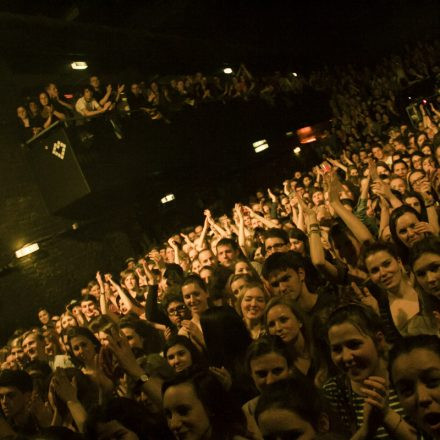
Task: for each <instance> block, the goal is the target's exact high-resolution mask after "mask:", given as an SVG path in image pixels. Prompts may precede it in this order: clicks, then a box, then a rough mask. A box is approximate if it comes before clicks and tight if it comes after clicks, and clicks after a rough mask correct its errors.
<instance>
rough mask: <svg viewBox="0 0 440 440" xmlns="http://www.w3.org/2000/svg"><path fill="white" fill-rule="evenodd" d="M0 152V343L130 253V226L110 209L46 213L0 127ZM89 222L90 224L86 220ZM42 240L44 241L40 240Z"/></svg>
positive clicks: (9, 135) (14, 143)
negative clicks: (27, 247)
mask: <svg viewBox="0 0 440 440" xmlns="http://www.w3.org/2000/svg"><path fill="white" fill-rule="evenodd" d="M1 138H2V145H1V148H0V267H3V266H4V265H6V264H7V263H8V262H10V261H12V262H13V263H14V268H13V269H12V270H8V271H3V272H2V273H0V318H1V319H0V342H4V341H5V340H6V339H7V338H8V337H9V335H10V334H11V333H12V332H13V331H14V330H15V329H16V328H18V327H29V326H31V325H33V324H35V323H37V317H36V315H37V309H38V308H39V307H41V306H45V307H47V308H48V310H49V311H51V312H53V313H59V312H61V310H62V309H63V307H64V305H65V304H66V302H67V301H68V300H70V299H71V298H72V297H74V296H78V295H79V292H80V289H81V287H83V286H84V285H85V284H86V283H87V282H88V281H89V280H91V279H93V278H94V273H95V271H96V270H97V269H98V268H100V269H102V270H112V271H114V272H117V271H118V270H119V269H120V268H121V266H122V264H123V261H124V259H125V258H127V257H128V256H130V255H132V254H133V252H134V251H133V245H132V241H135V240H136V234H134V235H133V233H132V231H131V230H130V228H131V225H130V222H128V221H127V220H126V213H124V216H122V215H121V213H120V212H119V211H118V209H117V207H114V208H111V207H109V208H108V210H107V212H106V213H105V214H106V215H105V216H103V217H101V218H100V219H99V220H96V219H95V221H93V219H89V221H88V222H85V223H83V226H82V227H81V224H82V221H80V222H79V224H80V228H79V229H78V230H76V231H73V230H72V228H71V225H72V223H74V222H75V221H76V220H75V218H69V219H66V218H61V217H57V216H54V215H50V214H49V213H48V212H47V209H46V207H45V205H44V202H43V199H42V196H41V194H40V191H39V188H38V187H37V186H36V184H35V182H34V180H33V177H32V173H31V171H30V169H29V167H28V164H27V162H26V158H25V156H24V154H23V152H22V151H21V148H20V147H19V146H18V144H17V140H16V138H15V136H14V132H13V130H11V129H9V128H6V127H3V130H2V136H1ZM90 220H92V221H90ZM43 238H44V240H43V241H41V240H42V239H43ZM34 241H38V242H40V243H41V245H40V250H39V251H38V252H36V253H35V254H32V255H30V256H27V257H24V258H22V259H20V260H17V259H15V257H14V251H15V250H17V249H19V248H20V247H21V246H23V245H24V244H26V243H28V242H34Z"/></svg>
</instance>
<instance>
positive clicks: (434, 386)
mask: <svg viewBox="0 0 440 440" xmlns="http://www.w3.org/2000/svg"><path fill="white" fill-rule="evenodd" d="M389 362H390V365H389V368H390V374H391V378H392V381H393V383H394V386H395V388H396V391H397V395H398V396H399V400H400V403H401V404H402V406H403V408H404V409H405V411H406V413H407V414H408V415H409V416H410V417H411V419H412V420H413V421H414V422H415V423H417V425H418V426H419V427H420V428H421V429H422V430H423V431H424V432H425V433H427V434H428V435H430V436H431V437H432V438H433V439H440V339H439V338H438V337H437V336H427V335H420V336H413V337H408V338H405V339H402V340H401V341H400V342H399V343H398V344H396V345H395V346H394V347H393V349H392V350H391V352H390V361H389Z"/></svg>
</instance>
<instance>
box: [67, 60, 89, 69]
mask: <svg viewBox="0 0 440 440" xmlns="http://www.w3.org/2000/svg"><path fill="white" fill-rule="evenodd" d="M70 67H72V69H73V70H85V69H87V67H89V66H87V63H86V62H85V61H74V62H73V63H72V64H71V65H70Z"/></svg>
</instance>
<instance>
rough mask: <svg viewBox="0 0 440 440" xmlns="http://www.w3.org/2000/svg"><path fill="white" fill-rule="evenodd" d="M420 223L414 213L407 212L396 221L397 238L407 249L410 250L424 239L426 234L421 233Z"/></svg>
mask: <svg viewBox="0 0 440 440" xmlns="http://www.w3.org/2000/svg"><path fill="white" fill-rule="evenodd" d="M418 223H419V220H418V218H417V217H416V216H415V215H414V214H413V213H412V212H406V213H405V214H403V215H402V216H400V217H399V218H398V220H397V221H396V233H397V236H398V237H399V239H400V240H401V241H402V243H403V244H404V245H405V246H406V247H409V248H410V247H412V246H414V244H415V243H417V242H418V241H420V240H422V239H423V237H424V234H423V233H421V232H419V230H418V228H417V224H418Z"/></svg>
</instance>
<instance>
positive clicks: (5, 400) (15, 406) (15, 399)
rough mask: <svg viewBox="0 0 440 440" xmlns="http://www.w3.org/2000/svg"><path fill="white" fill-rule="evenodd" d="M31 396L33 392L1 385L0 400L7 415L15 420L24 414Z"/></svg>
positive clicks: (9, 418)
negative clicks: (24, 391)
mask: <svg viewBox="0 0 440 440" xmlns="http://www.w3.org/2000/svg"><path fill="white" fill-rule="evenodd" d="M30 397H31V393H23V392H22V391H20V390H19V389H18V388H17V387H14V386H8V387H3V386H0V402H1V407H2V410H3V414H4V415H5V417H6V418H7V419H8V420H14V419H16V418H17V417H20V416H24V415H25V414H26V408H27V405H28V402H29V400H30Z"/></svg>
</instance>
